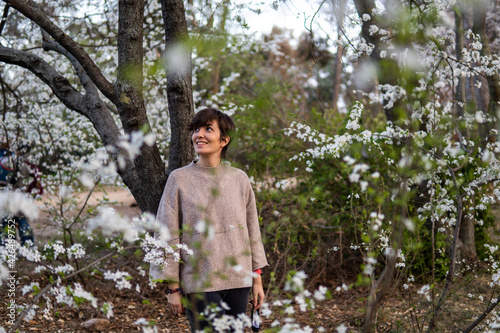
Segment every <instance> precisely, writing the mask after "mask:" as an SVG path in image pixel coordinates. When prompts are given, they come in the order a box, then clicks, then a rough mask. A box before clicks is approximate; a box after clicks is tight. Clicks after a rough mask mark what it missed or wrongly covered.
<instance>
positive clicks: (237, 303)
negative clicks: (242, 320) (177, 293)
mask: <svg viewBox="0 0 500 333" xmlns="http://www.w3.org/2000/svg"><path fill="white" fill-rule="evenodd" d="M249 291H250V287H247V288H237V289H226V290H219V291H210V292H205V293H199V294H187V298H188V300H189V303H190V307H188V308H187V309H186V314H187V317H188V319H189V324H190V326H191V332H195V331H196V330H202V331H203V330H204V329H205V328H211V327H212V326H211V325H210V323H209V322H207V321H206V320H201V319H198V323H196V319H195V317H196V316H197V315H199V314H203V312H204V311H205V308H206V307H207V306H208V307H210V306H211V305H212V306H217V307H219V308H221V310H220V311H217V317H222V316H223V315H230V316H234V317H237V316H238V315H239V314H240V313H246V311H247V303H248V293H249ZM221 302H224V303H226V304H227V306H228V307H229V310H227V309H224V307H223V306H222V305H221ZM205 318H206V316H205ZM212 332H215V330H214V329H213V328H212Z"/></svg>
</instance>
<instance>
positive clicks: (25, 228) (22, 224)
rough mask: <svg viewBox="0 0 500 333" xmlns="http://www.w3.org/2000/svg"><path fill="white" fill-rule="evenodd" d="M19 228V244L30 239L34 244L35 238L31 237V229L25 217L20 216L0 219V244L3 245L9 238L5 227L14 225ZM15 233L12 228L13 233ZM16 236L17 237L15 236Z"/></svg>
mask: <svg viewBox="0 0 500 333" xmlns="http://www.w3.org/2000/svg"><path fill="white" fill-rule="evenodd" d="M16 226H17V228H18V229H19V237H20V238H21V245H24V243H26V241H28V240H30V241H32V242H33V244H32V245H35V239H34V238H33V229H31V226H30V225H29V223H28V221H27V220H26V218H25V217H20V216H9V217H4V218H3V219H2V228H1V229H0V245H1V246H4V245H5V240H6V239H8V238H9V236H8V232H7V228H12V227H14V228H15V227H16ZM15 234H16V232H15V230H14V235H15ZM16 238H17V237H16Z"/></svg>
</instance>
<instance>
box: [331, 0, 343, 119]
mask: <svg viewBox="0 0 500 333" xmlns="http://www.w3.org/2000/svg"><path fill="white" fill-rule="evenodd" d="M332 5H334V6H335V1H332ZM345 6H346V0H338V1H337V54H336V56H335V64H334V66H335V67H334V76H333V98H332V105H333V109H334V111H335V112H338V102H339V96H340V82H341V81H340V75H341V71H342V53H343V52H344V47H343V46H342V44H341V41H342V30H343V29H344V16H345Z"/></svg>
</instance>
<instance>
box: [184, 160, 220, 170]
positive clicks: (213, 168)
mask: <svg viewBox="0 0 500 333" xmlns="http://www.w3.org/2000/svg"><path fill="white" fill-rule="evenodd" d="M197 162H198V160H194V161H192V162H191V166H193V167H195V168H197V169H199V170H212V171H218V170H221V169H222V168H223V167H224V165H225V164H226V163H225V162H222V161H221V162H220V164H219V165H217V166H215V167H205V166H201V165H199V164H198V163H197Z"/></svg>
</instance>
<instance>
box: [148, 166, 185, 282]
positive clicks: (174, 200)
mask: <svg viewBox="0 0 500 333" xmlns="http://www.w3.org/2000/svg"><path fill="white" fill-rule="evenodd" d="M179 200H180V199H179V191H178V187H177V184H176V181H175V177H174V175H173V174H170V176H169V177H168V180H167V184H166V185H165V189H164V190H163V195H162V198H161V201H160V205H159V207H158V212H157V214H156V220H157V221H158V223H159V224H161V225H163V226H166V227H167V228H168V231H169V233H170V239H169V240H168V244H169V245H170V246H174V245H175V244H178V243H180V238H179V233H180V228H181V219H180V214H179ZM155 237H159V236H158V235H157V234H155ZM176 252H177V253H178V254H179V255H180V250H176ZM179 266H180V264H179V262H178V261H175V260H174V257H173V255H172V254H171V255H169V256H168V257H167V258H166V260H165V264H164V265H154V264H151V266H150V269H149V273H150V275H151V277H152V278H153V279H154V280H167V281H171V282H174V281H175V282H180V276H179Z"/></svg>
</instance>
